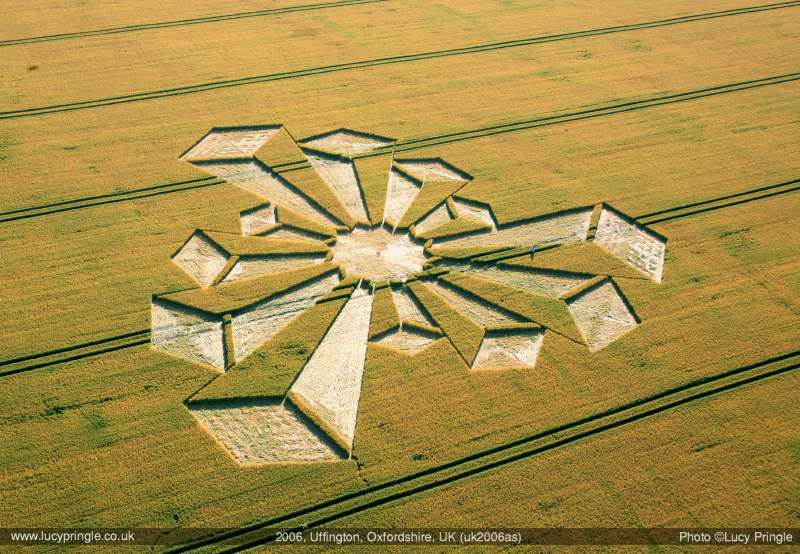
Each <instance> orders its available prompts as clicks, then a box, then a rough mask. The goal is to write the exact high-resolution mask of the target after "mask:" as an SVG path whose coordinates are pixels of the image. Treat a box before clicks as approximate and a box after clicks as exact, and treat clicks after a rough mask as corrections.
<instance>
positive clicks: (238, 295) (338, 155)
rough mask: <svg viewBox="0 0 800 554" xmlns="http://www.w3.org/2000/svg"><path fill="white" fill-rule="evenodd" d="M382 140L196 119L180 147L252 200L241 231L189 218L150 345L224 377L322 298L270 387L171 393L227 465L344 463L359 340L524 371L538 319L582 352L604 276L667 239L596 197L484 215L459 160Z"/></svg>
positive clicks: (611, 287) (598, 342)
mask: <svg viewBox="0 0 800 554" xmlns="http://www.w3.org/2000/svg"><path fill="white" fill-rule="evenodd" d="M394 147H395V141H394V140H393V139H390V138H387V137H381V136H377V135H373V134H368V133H363V132H358V131H353V130H349V129H338V130H335V131H331V132H329V133H325V134H322V135H316V136H313V137H309V138H306V139H302V140H298V141H295V140H294V139H293V138H292V136H291V135H290V134H289V132H288V131H287V130H286V129H285V128H284V127H283V126H281V125H266V126H251V127H236V128H215V129H212V130H211V131H210V132H209V133H208V134H206V135H205V136H204V137H203V138H202V139H201V140H200V141H199V142H197V143H196V144H195V145H194V146H192V147H191V148H190V149H189V150H188V151H187V152H185V153H184V154H183V156H182V159H183V160H185V161H187V162H189V163H192V164H193V165H195V166H196V167H198V168H200V169H202V170H204V171H206V172H208V173H210V174H212V175H214V176H216V177H218V178H221V179H223V180H225V181H226V182H228V183H230V184H232V185H235V186H237V187H240V188H242V189H245V190H247V191H249V192H251V193H252V194H253V195H254V197H256V198H257V200H255V201H254V203H253V205H252V207H250V208H248V209H246V210H244V211H242V212H241V213H240V222H241V234H239V233H226V232H220V231H213V230H204V229H198V230H196V231H195V232H194V233H192V234H191V236H189V237H188V238H187V239H186V241H185V242H184V243H183V244H182V245H181V246H180V248H178V249H177V251H176V252H175V254H174V255H173V257H172V261H173V262H174V263H175V264H177V266H178V267H180V268H181V269H182V270H183V271H185V272H186V274H187V275H188V276H189V277H191V279H193V280H194V282H195V283H196V287H194V288H190V289H188V290H183V291H179V292H172V293H166V294H158V295H154V296H153V299H152V345H153V347H155V348H157V349H160V350H162V351H165V352H168V353H170V354H172V355H176V356H181V357H183V358H187V359H189V360H192V361H194V362H196V363H201V364H205V365H208V366H211V367H213V368H215V369H216V370H217V371H219V372H220V373H221V375H220V377H218V380H219V385H220V386H221V387H222V388H223V389H224V387H225V386H226V384H225V383H226V381H225V380H226V379H230V378H231V376H232V375H234V374H236V372H237V369H238V368H239V366H240V365H241V364H242V363H243V362H246V361H247V362H248V363H249V366H250V367H252V366H253V359H256V362H257V361H258V358H257V357H256V358H251V357H253V356H254V354H256V353H259V352H269V351H270V344H271V343H270V341H271V340H272V339H273V337H275V336H276V335H278V333H280V331H281V330H283V329H284V328H286V327H287V326H288V325H290V324H291V323H292V322H293V321H295V320H296V319H297V318H298V317H300V316H301V315H302V314H303V313H304V312H306V311H307V310H308V309H310V308H312V307H313V306H315V305H317V304H324V303H326V302H335V303H336V305H337V306H338V307H337V309H336V310H335V315H334V317H333V318H332V320H331V322H330V324H329V326H328V328H327V331H326V332H325V334H324V336H322V337H321V339H320V340H319V342H318V344H317V346H316V348H315V349H314V350H313V351H312V352H311V353H310V354H309V356H308V358H307V360H306V361H305V365H304V366H303V367H302V369H300V371H299V372H298V373H297V375H296V376H295V377H294V379H293V380H292V381H291V382H290V384H289V385H288V387H287V388H286V390H285V391H283V392H282V394H280V395H275V394H274V393H272V394H269V395H264V396H260V397H259V396H256V397H248V398H236V397H235V396H234V397H232V398H229V399H227V400H224V401H202V402H197V403H192V402H189V403H188V408H189V410H190V411H191V412H192V414H193V415H194V416H195V417H196V418H197V420H198V421H199V422H200V424H201V425H202V426H203V428H204V429H205V430H206V431H208V432H209V433H210V434H211V435H212V436H213V437H214V438H215V439H216V440H217V442H218V443H219V444H221V445H222V446H223V447H224V448H225V449H226V450H227V451H228V453H229V454H230V455H231V456H232V457H233V458H234V459H235V460H236V461H237V462H238V463H240V464H254V463H267V462H270V463H285V462H312V461H320V460H336V459H347V458H348V457H349V456H350V454H351V453H352V451H353V448H354V444H355V435H356V423H357V415H358V404H359V398H360V395H361V381H362V375H363V372H364V363H365V357H366V353H367V348H368V347H377V348H389V349H392V350H393V351H395V352H396V354H397V355H398V356H401V355H405V356H414V355H416V354H418V353H419V352H420V351H421V350H423V349H425V348H427V347H428V346H430V345H431V344H432V343H434V342H436V341H442V340H445V341H449V342H450V343H451V344H452V346H453V347H454V348H455V350H456V351H457V352H458V354H459V355H460V356H461V358H462V359H463V361H464V365H465V369H466V370H468V371H483V370H509V369H512V368H515V369H526V368H527V369H530V368H533V367H535V365H536V359H537V356H538V353H539V350H540V348H541V346H542V344H543V341H545V340H546V339H547V336H548V334H549V333H556V334H559V335H562V336H563V337H566V338H568V339H570V340H572V341H574V342H576V343H579V344H582V345H585V346H586V347H587V348H588V349H589V350H590V351H596V350H600V349H602V348H605V347H606V346H608V345H609V344H611V343H612V342H614V341H616V340H617V339H619V338H620V337H622V336H623V335H625V334H626V333H628V332H631V331H632V330H633V329H635V328H636V326H637V325H638V324H639V319H638V318H637V316H636V314H635V312H634V310H633V308H632V307H631V306H630V304H629V303H628V301H627V299H626V298H625V297H624V295H623V293H622V292H621V290H620V288H619V287H618V285H617V281H618V280H619V279H649V280H652V281H654V282H660V281H661V276H662V270H663V265H664V256H665V244H666V240H665V239H664V237H662V236H660V235H658V234H656V233H654V232H653V231H651V230H649V229H647V228H645V227H643V226H641V225H638V224H636V223H635V222H634V221H632V220H631V219H630V218H628V217H627V216H626V215H625V214H622V213H620V212H618V211H616V210H614V209H613V208H612V207H611V206H608V205H606V204H599V205H596V206H585V207H576V208H574V209H571V210H566V211H561V212H557V213H553V214H550V215H547V216H543V217H542V216H540V217H536V218H531V219H526V220H520V221H513V222H499V221H498V220H497V218H496V216H495V214H494V212H493V210H492V207H491V206H490V205H487V204H483V203H479V202H476V201H474V200H472V199H470V198H469V197H468V196H466V195H463V194H461V191H462V189H463V187H464V186H465V185H467V184H468V183H469V182H470V181H472V177H471V176H470V175H469V174H468V173H467V172H466V171H464V170H463V169H461V168H457V167H454V166H453V165H451V164H449V163H447V162H446V161H444V160H442V159H439V158H422V159H411V158H403V157H400V156H396V154H395V148H394Z"/></svg>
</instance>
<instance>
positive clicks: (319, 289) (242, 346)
mask: <svg viewBox="0 0 800 554" xmlns="http://www.w3.org/2000/svg"><path fill="white" fill-rule="evenodd" d="M338 282H339V277H338V276H337V275H336V274H335V273H328V274H326V275H323V276H322V277H320V278H317V279H315V280H312V281H306V282H305V283H302V284H301V285H300V286H297V287H294V288H292V289H290V290H288V291H285V292H282V293H279V294H275V295H273V296H271V297H269V298H267V299H266V300H263V301H261V302H258V303H256V304H253V305H251V306H248V307H247V308H245V309H243V310H240V311H238V312H236V313H234V314H233V316H232V318H231V328H232V331H233V345H234V352H235V356H236V361H237V362H239V361H242V360H243V359H245V358H246V357H247V356H248V355H250V353H251V352H253V351H254V350H255V349H256V348H258V347H259V346H261V345H262V344H264V343H265V342H267V341H268V340H269V339H271V338H272V337H274V336H275V335H276V334H277V333H278V332H279V331H280V330H281V329H283V328H284V327H286V326H287V325H288V324H289V323H290V322H292V321H293V320H294V319H295V318H297V317H298V316H300V314H301V313H303V311H305V310H306V309H308V308H310V307H311V306H313V305H314V303H315V302H316V301H317V300H319V298H320V297H321V296H323V295H324V294H326V293H328V292H330V291H331V290H332V289H333V287H334V286H336V284H337V283H338Z"/></svg>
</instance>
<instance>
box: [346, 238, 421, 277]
mask: <svg viewBox="0 0 800 554" xmlns="http://www.w3.org/2000/svg"><path fill="white" fill-rule="evenodd" d="M425 257H426V256H425V252H424V248H423V246H422V245H420V244H418V243H417V242H415V241H413V240H412V239H411V237H410V236H409V235H408V234H400V233H398V234H395V235H393V234H391V233H390V232H389V231H387V230H386V229H385V228H384V227H376V228H374V229H367V228H363V227H356V228H355V229H353V231H351V232H349V233H348V232H345V233H339V236H338V237H337V239H336V244H335V246H334V247H333V261H334V263H338V264H340V265H341V266H342V267H343V268H344V270H345V272H346V273H347V275H349V276H353V277H363V278H365V279H369V280H371V281H385V280H388V279H403V278H404V277H408V276H409V275H412V274H414V273H418V272H420V271H422V265H423V264H424V263H425Z"/></svg>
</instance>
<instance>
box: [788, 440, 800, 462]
mask: <svg viewBox="0 0 800 554" xmlns="http://www.w3.org/2000/svg"><path fill="white" fill-rule="evenodd" d="M786 448H787V450H789V454H791V456H792V461H793V462H794V463H796V464H800V440H797V441H792V442H790V443H789V444H788V445H787V446H786Z"/></svg>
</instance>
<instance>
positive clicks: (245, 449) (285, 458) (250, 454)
mask: <svg viewBox="0 0 800 554" xmlns="http://www.w3.org/2000/svg"><path fill="white" fill-rule="evenodd" d="M189 411H190V412H191V413H192V415H193V416H194V417H195V418H196V419H197V421H198V422H200V424H201V425H202V426H203V428H204V429H205V430H206V431H207V432H208V433H210V434H211V435H212V436H213V437H215V438H216V439H217V441H218V442H219V443H221V444H222V445H223V446H224V447H225V449H226V450H227V451H228V452H229V453H230V455H231V456H233V458H234V459H235V460H236V461H237V462H238V463H239V464H241V465H248V464H259V463H265V462H316V461H321V460H338V459H342V458H343V457H344V456H343V454H344V453H343V452H342V451H341V449H339V448H338V447H337V446H336V444H334V443H333V442H332V441H331V440H330V438H329V437H327V436H326V435H325V433H323V432H322V431H321V430H320V429H319V428H318V427H317V426H316V425H315V424H314V423H313V422H312V421H311V420H310V419H309V418H307V417H306V416H305V415H303V413H302V412H300V410H298V409H297V408H296V407H295V406H294V405H292V403H291V402H285V403H283V404H281V403H279V402H278V401H277V400H250V401H238V402H237V401H227V402H226V401H221V402H213V403H200V404H190V405H189Z"/></svg>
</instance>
